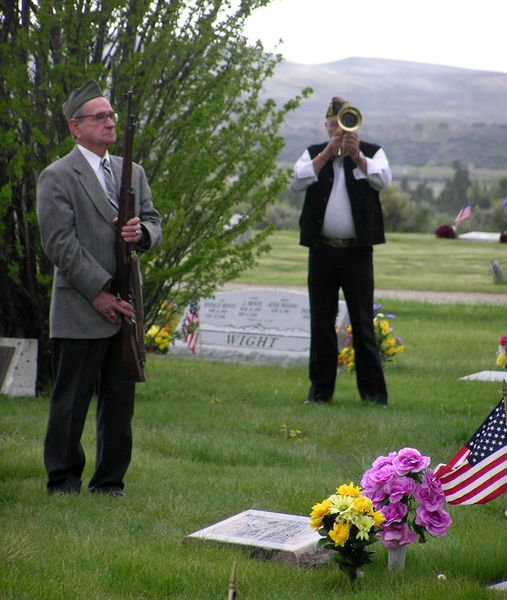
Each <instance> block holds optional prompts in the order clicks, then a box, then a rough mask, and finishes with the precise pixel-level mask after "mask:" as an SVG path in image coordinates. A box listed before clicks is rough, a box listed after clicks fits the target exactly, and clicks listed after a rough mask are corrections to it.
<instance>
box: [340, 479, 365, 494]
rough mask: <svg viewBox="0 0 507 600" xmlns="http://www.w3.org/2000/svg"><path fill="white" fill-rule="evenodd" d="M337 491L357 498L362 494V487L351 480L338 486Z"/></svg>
mask: <svg viewBox="0 0 507 600" xmlns="http://www.w3.org/2000/svg"><path fill="white" fill-rule="evenodd" d="M336 493H337V494H338V495H340V496H352V497H353V498H356V497H357V496H359V495H360V494H361V488H360V487H359V486H358V485H354V483H353V482H352V481H351V482H350V483H348V484H347V483H344V484H343V485H340V486H339V487H338V488H336Z"/></svg>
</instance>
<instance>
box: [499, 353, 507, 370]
mask: <svg viewBox="0 0 507 600" xmlns="http://www.w3.org/2000/svg"><path fill="white" fill-rule="evenodd" d="M496 364H497V366H498V367H502V369H504V368H505V365H506V364H507V356H506V355H505V354H499V355H498V356H497V357H496Z"/></svg>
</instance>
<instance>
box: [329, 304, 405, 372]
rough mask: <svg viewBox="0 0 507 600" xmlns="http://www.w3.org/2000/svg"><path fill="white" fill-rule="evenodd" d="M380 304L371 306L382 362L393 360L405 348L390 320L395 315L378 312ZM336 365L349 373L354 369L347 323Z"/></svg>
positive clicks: (350, 336)
mask: <svg viewBox="0 0 507 600" xmlns="http://www.w3.org/2000/svg"><path fill="white" fill-rule="evenodd" d="M381 308H382V306H381V305H380V304H375V305H374V307H373V329H374V331H375V337H376V339H377V345H378V349H379V354H380V359H381V360H382V362H387V361H390V360H393V359H394V357H395V356H396V355H397V354H400V353H401V352H403V351H404V350H405V345H404V343H403V340H402V339H401V338H400V337H399V336H397V335H395V334H394V331H393V328H392V325H391V320H392V319H395V318H396V315H393V314H387V315H385V314H384V313H381V312H380V309H381ZM338 366H339V367H342V368H344V369H345V370H346V371H348V372H349V373H350V372H352V371H354V369H355V366H356V364H355V354H354V345H353V336H352V327H351V326H350V325H349V326H348V327H347V330H346V336H345V343H344V346H343V348H342V349H341V350H340V351H339V353H338Z"/></svg>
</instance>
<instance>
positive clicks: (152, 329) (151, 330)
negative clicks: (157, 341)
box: [147, 325, 160, 337]
mask: <svg viewBox="0 0 507 600" xmlns="http://www.w3.org/2000/svg"><path fill="white" fill-rule="evenodd" d="M159 330H160V327H158V326H157V325H152V326H151V327H150V328H149V329H148V332H147V335H149V336H150V337H155V336H156V335H157V333H158V332H159Z"/></svg>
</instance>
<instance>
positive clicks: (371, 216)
mask: <svg viewBox="0 0 507 600" xmlns="http://www.w3.org/2000/svg"><path fill="white" fill-rule="evenodd" d="M326 146H327V142H324V143H322V144H315V145H313V146H310V147H309V148H308V152H309V153H310V156H311V158H312V160H313V159H314V158H315V157H316V156H317V154H318V153H319V152H322V150H324V148H325V147H326ZM379 148H380V146H377V145H375V144H370V143H368V142H360V143H359V149H360V150H361V152H362V153H363V154H364V155H365V156H367V157H368V158H372V157H373V156H374V155H375V153H376V152H377V150H379ZM355 167H356V165H355V163H354V161H353V160H352V159H351V158H350V157H349V156H345V158H344V159H343V168H344V170H345V185H346V187H347V192H348V194H349V198H350V206H351V210H352V219H353V221H354V227H355V230H356V244H357V245H358V246H371V245H372V244H383V243H384V242H385V241H386V240H385V236H384V218H383V216H382V207H381V205H380V197H379V193H378V192H377V191H376V190H374V189H373V188H372V187H370V185H369V184H368V182H367V181H366V179H359V180H357V179H356V178H355V177H354V175H353V173H352V171H353V170H354V169H355ZM333 180H334V173H333V161H331V160H329V161H328V162H327V163H326V164H325V165H324V166H323V167H322V170H321V171H320V173H319V175H318V179H317V181H315V182H314V183H312V184H311V185H310V186H308V188H307V190H306V196H305V201H304V204H303V210H302V211H301V216H300V217H299V227H300V238H299V243H300V244H301V245H302V246H315V245H316V244H318V242H319V240H320V238H321V231H322V224H323V223H324V213H325V212H326V206H327V203H328V200H329V195H330V194H331V188H332V187H333Z"/></svg>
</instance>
